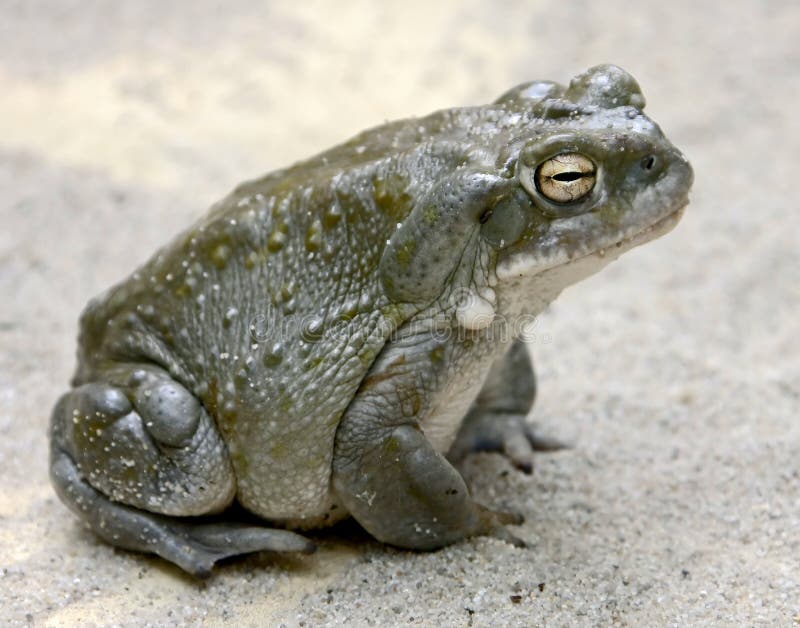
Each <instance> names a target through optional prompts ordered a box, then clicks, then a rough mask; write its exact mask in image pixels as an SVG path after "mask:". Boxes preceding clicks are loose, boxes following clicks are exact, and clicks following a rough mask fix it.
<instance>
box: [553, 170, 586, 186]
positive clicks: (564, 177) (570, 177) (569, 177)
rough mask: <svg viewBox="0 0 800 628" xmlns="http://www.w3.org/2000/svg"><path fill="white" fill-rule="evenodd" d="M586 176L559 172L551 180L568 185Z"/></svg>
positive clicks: (580, 173) (582, 173)
mask: <svg viewBox="0 0 800 628" xmlns="http://www.w3.org/2000/svg"><path fill="white" fill-rule="evenodd" d="M585 176H586V173H585V172H575V171H573V172H559V173H558V174H554V175H553V179H555V180H556V181H563V182H565V183H569V182H570V181H577V180H578V179H582V178H583V177H585Z"/></svg>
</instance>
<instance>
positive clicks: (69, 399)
mask: <svg viewBox="0 0 800 628" xmlns="http://www.w3.org/2000/svg"><path fill="white" fill-rule="evenodd" d="M50 429H51V454H50V476H51V479H52V482H53V485H54V486H55V489H56V492H57V493H58V495H59V497H60V498H61V499H62V500H63V501H64V503H65V504H67V506H69V507H70V508H71V509H72V510H73V511H74V512H75V513H76V514H78V516H80V517H81V518H82V519H84V520H85V521H86V522H87V523H88V524H89V526H90V527H91V528H92V530H93V531H94V532H95V533H96V534H98V535H99V536H100V537H101V538H103V539H104V540H106V541H108V542H109V543H112V544H114V545H117V546H119V547H123V548H126V549H132V550H137V551H142V552H150V553H154V554H158V555H159V556H161V557H162V558H165V559H166V560H168V561H171V562H173V563H175V564H176V565H178V566H179V567H180V568H181V569H184V570H185V571H188V572H189V573H192V574H194V575H196V576H205V575H207V574H208V573H209V572H210V570H211V568H212V566H213V565H214V563H215V562H216V561H218V560H220V559H222V558H226V557H229V556H235V555H237V554H244V553H248V552H254V551H260V550H271V551H279V552H310V551H313V549H314V546H313V544H312V543H311V542H310V541H308V540H307V539H305V538H303V537H302V536H300V535H298V534H295V533H293V532H289V531H286V530H275V529H270V528H262V527H255V526H251V525H244V524H242V523H238V522H231V521H215V522H213V523H212V522H209V521H208V520H202V519H197V518H195V517H196V516H199V515H208V514H214V513H218V512H221V511H222V510H224V509H225V508H226V507H227V506H228V505H230V503H231V502H232V501H233V498H234V495H235V491H236V482H235V477H234V474H233V470H232V467H231V464H230V461H229V459H228V453H227V449H226V447H225V444H224V443H223V441H222V439H221V437H220V435H219V433H218V431H217V429H216V426H215V425H214V422H213V421H212V420H211V417H210V416H209V415H208V413H207V412H206V411H205V409H204V408H203V406H202V405H201V404H200V402H199V401H198V400H197V399H196V398H195V397H194V396H193V395H192V394H191V393H190V392H189V391H188V390H186V388H184V387H183V386H182V385H180V384H179V383H177V382H176V381H174V380H173V379H172V378H170V377H169V375H168V374H167V373H165V372H164V371H161V370H158V369H143V368H137V369H130V370H126V369H121V370H120V369H118V370H116V371H115V372H113V373H112V374H110V375H109V377H108V381H107V382H98V383H88V384H84V385H82V386H80V387H78V388H75V389H74V390H72V391H70V392H68V393H67V394H65V395H64V396H63V397H61V399H60V400H59V401H58V403H57V404H56V407H55V409H54V410H53V415H52V420H51V426H50Z"/></svg>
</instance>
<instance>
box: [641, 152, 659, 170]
mask: <svg viewBox="0 0 800 628" xmlns="http://www.w3.org/2000/svg"><path fill="white" fill-rule="evenodd" d="M640 165H641V166H642V170H644V171H646V172H650V171H651V170H652V169H653V168H655V167H656V158H655V155H648V156H647V157H645V158H643V159H642V161H641V162H640Z"/></svg>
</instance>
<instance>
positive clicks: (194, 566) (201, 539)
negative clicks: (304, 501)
mask: <svg viewBox="0 0 800 628" xmlns="http://www.w3.org/2000/svg"><path fill="white" fill-rule="evenodd" d="M51 462H52V464H51V469H50V470H51V475H52V478H53V484H54V485H55V487H56V489H57V491H58V493H59V496H60V497H61V498H62V500H63V501H64V502H65V503H66V504H67V505H68V506H70V508H71V509H72V510H74V511H76V512H78V514H79V515H81V516H82V517H83V518H85V519H86V520H87V523H88V524H89V526H90V527H91V528H92V530H93V531H94V532H95V533H96V534H97V535H98V536H100V537H101V538H103V539H104V540H105V541H107V542H109V543H112V544H113V545H116V546H118V547H123V548H125V549H130V550H134V551H139V552H147V553H152V554H157V555H158V556H161V557H162V558H164V559H165V560H168V561H170V562H172V563H174V564H176V565H177V566H178V567H180V568H181V569H183V570H184V571H186V572H188V573H190V574H192V575H193V576H196V577H198V578H205V577H207V576H208V575H210V573H211V569H212V567H213V566H214V564H215V563H216V562H217V561H219V560H222V559H223V558H229V557H231V556H237V555H239V554H248V553H251V552H258V551H271V552H300V553H305V554H309V553H311V552H313V551H314V550H315V549H316V546H315V545H314V544H313V543H312V542H311V541H309V540H308V539H306V538H304V537H302V536H300V535H299V534H295V533H294V532H290V531H288V530H278V529H270V528H262V527H257V526H253V525H248V524H245V523H238V522H224V521H222V522H218V521H214V522H210V521H209V520H207V519H201V518H195V517H184V518H181V517H170V516H166V515H159V514H155V513H151V512H147V511H144V510H139V509H137V508H133V507H130V506H126V505H124V504H120V503H117V502H113V501H111V500H110V499H108V498H107V497H106V496H105V495H103V494H102V493H100V492H99V491H97V490H95V489H94V488H92V487H91V486H90V485H89V484H88V483H87V482H85V481H84V480H83V479H82V478H81V477H80V475H79V473H78V470H77V468H76V466H75V464H74V463H73V461H72V460H71V459H70V457H69V456H68V455H67V454H66V453H64V452H58V451H56V452H53V459H52V461H51Z"/></svg>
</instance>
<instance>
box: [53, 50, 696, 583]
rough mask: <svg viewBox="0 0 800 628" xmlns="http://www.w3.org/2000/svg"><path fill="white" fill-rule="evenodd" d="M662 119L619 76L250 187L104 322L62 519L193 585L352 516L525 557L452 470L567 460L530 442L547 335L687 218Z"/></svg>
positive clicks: (454, 116)
mask: <svg viewBox="0 0 800 628" xmlns="http://www.w3.org/2000/svg"><path fill="white" fill-rule="evenodd" d="M643 107H644V98H643V96H642V94H641V91H640V89H639V86H638V85H637V83H636V81H635V80H634V79H633V78H632V77H631V76H630V75H628V74H627V73H625V72H624V71H623V70H621V69H620V68H618V67H615V66H610V65H605V66H598V67H595V68H592V69H590V70H588V71H587V72H585V73H584V74H581V75H579V76H577V77H576V78H575V79H573V80H572V82H571V83H570V84H569V86H568V87H563V86H560V85H558V84H556V83H552V82H532V83H527V84H524V85H521V86H518V87H516V88H514V89H512V90H511V91H509V92H507V93H506V94H504V95H503V96H501V97H500V98H499V99H498V100H496V101H495V102H494V103H492V104H489V105H484V106H479V107H464V108H457V109H447V110H444V111H439V112H437V113H433V114H431V115H429V116H427V117H424V118H418V119H410V120H402V121H399V122H393V123H389V124H385V125H383V126H380V127H377V128H374V129H371V130H368V131H365V132H363V133H361V134H360V135H358V136H356V137H355V138H353V139H352V140H350V141H348V142H346V143H345V144H342V145H341V146H337V147H335V148H332V149H331V150H328V151H326V152H324V153H322V154H321V155H319V156H317V157H313V158H311V159H309V160H307V161H304V162H301V163H298V164H296V165H294V166H291V167H289V168H286V169H284V170H280V171H277V172H273V173H271V174H268V175H266V176H264V177H261V178H259V179H256V180H253V181H250V182H247V183H244V184H242V185H240V186H239V187H238V188H236V189H235V190H234V191H233V192H232V193H231V194H230V195H229V196H228V197H227V198H225V199H223V200H222V201H221V202H219V203H218V204H217V205H215V206H214V207H213V208H212V209H211V211H210V212H209V213H208V214H207V215H206V216H205V217H204V218H202V219H201V220H200V221H199V222H198V223H197V224H196V225H194V226H193V227H191V228H190V229H189V230H188V231H186V232H185V233H183V234H182V235H179V236H178V237H177V238H176V239H175V240H173V241H172V242H171V243H170V244H168V245H167V246H166V247H164V248H163V249H161V250H160V251H159V252H157V253H156V255H155V256H154V257H153V258H152V259H151V260H150V261H148V262H147V263H146V264H145V265H144V266H142V267H141V268H140V269H139V270H138V271H137V272H135V273H134V274H133V275H132V276H131V277H130V278H128V279H127V280H125V281H124V282H122V283H120V284H119V285H117V286H115V287H113V288H111V289H110V290H109V291H108V292H106V293H105V294H103V295H101V296H100V297H98V298H96V299H94V300H93V301H91V302H90V303H89V305H88V307H87V308H86V310H85V312H84V313H83V316H82V318H81V323H80V341H79V351H78V368H77V372H76V374H75V376H74V379H73V382H72V386H73V388H72V389H71V390H70V391H69V392H67V393H66V394H65V395H63V396H62V397H61V399H60V400H59V401H58V403H57V405H56V406H55V409H54V411H53V415H52V422H51V444H52V448H51V467H50V468H51V477H52V481H53V484H54V486H55V488H56V490H57V492H58V494H59V496H60V497H61V499H62V500H63V501H64V502H65V503H66V504H67V505H68V506H69V507H70V508H71V509H72V510H73V511H74V512H75V513H77V514H78V516H79V517H81V518H82V519H84V520H85V521H86V522H87V523H88V524H89V526H90V527H91V528H92V529H93V530H94V531H95V532H96V533H97V534H98V535H99V536H101V537H102V538H103V539H105V540H106V541H108V542H110V543H113V544H115V545H118V546H120V547H124V548H129V549H133V550H139V551H144V552H152V553H155V554H158V555H160V556H162V557H164V558H165V559H167V560H169V561H172V562H173V563H175V564H177V565H179V566H180V567H181V568H183V569H185V570H186V571H188V572H191V573H193V574H196V575H204V574H207V573H208V572H209V571H210V569H211V568H212V566H213V564H214V563H215V562H216V561H217V560H219V559H220V558H223V557H226V556H232V555H236V554H241V553H246V552H253V551H259V550H271V551H296V552H308V551H311V550H312V549H313V544H312V543H311V542H310V541H308V540H307V539H306V538H304V537H303V536H301V535H300V534H299V533H298V532H297V530H302V529H308V528H315V527H321V526H325V525H329V524H331V523H333V522H335V521H338V520H340V519H341V518H343V517H345V516H347V515H351V516H353V517H354V518H355V519H356V520H357V521H358V522H359V523H360V524H361V525H362V526H363V527H364V528H366V530H368V531H369V532H370V533H371V534H372V535H373V536H375V537H376V538H377V539H379V540H381V541H384V542H386V543H390V544H393V545H396V546H400V547H406V548H414V549H433V548H437V547H441V546H443V545H446V544H449V543H453V542H455V541H458V540H459V539H463V538H465V537H469V536H472V535H480V534H494V535H498V536H501V537H503V538H506V539H509V540H512V541H513V538H514V537H513V536H511V534H510V533H508V532H507V531H506V530H505V527H504V525H505V524H507V523H512V522H518V521H519V519H518V518H517V517H516V516H513V515H509V514H504V513H499V512H494V511H492V510H490V509H489V508H486V507H484V506H482V505H479V504H477V503H476V502H474V501H473V500H472V498H471V497H470V495H469V491H468V489H467V487H466V486H465V484H464V481H463V479H462V477H461V475H460V474H459V472H458V471H457V470H456V466H454V465H456V464H457V463H458V461H459V460H460V459H461V458H462V457H463V455H464V454H466V453H467V452H469V451H470V450H474V449H494V450H498V451H501V452H504V453H505V454H506V455H507V456H508V457H509V458H511V460H512V461H513V462H514V463H515V464H516V465H517V466H518V467H520V468H522V469H524V470H528V469H530V465H531V456H532V451H533V450H535V449H537V448H545V449H546V448H548V447H549V446H550V445H552V443H550V442H548V441H547V440H546V439H542V438H539V437H538V436H537V435H535V434H534V433H533V432H532V431H531V429H530V428H529V427H528V426H527V424H526V423H525V417H526V415H527V414H528V412H529V410H530V408H531V405H532V403H533V399H534V391H535V386H534V376H533V370H532V366H531V362H530V360H529V357H528V352H527V349H526V346H525V345H524V343H523V342H522V340H521V339H520V336H521V334H522V332H523V331H524V329H525V327H524V323H525V322H526V321H529V320H531V317H533V316H535V315H537V314H538V313H539V312H541V311H542V310H543V309H544V308H545V307H546V306H547V304H548V303H550V302H551V301H552V300H553V299H554V298H555V297H556V296H557V295H558V294H559V292H561V290H562V289H563V288H564V287H566V286H567V285H569V284H571V283H574V282H576V281H578V280H580V279H581V278H583V277H586V276H588V275H590V274H592V273H594V272H596V271H598V270H599V269H600V268H602V267H603V266H605V265H606V264H608V263H609V262H610V261H611V260H613V259H615V258H616V257H618V256H619V255H620V254H621V253H623V252H624V251H627V250H629V249H631V248H632V247H634V246H636V245H639V244H641V243H643V242H646V241H648V240H650V239H652V238H655V237H657V236H659V235H661V234H663V233H665V232H666V231H668V230H669V229H670V228H672V227H673V226H674V225H675V224H676V222H677V221H678V220H679V218H680V216H681V213H682V209H683V208H684V206H685V205H686V203H687V194H688V191H689V188H690V186H691V183H692V170H691V168H690V166H689V164H688V163H687V161H686V159H685V158H684V157H683V156H682V155H681V153H680V152H678V151H677V150H676V149H675V148H674V147H673V146H672V145H671V144H670V143H669V142H668V141H667V140H666V139H665V137H664V135H663V134H662V132H661V131H660V129H659V128H658V126H656V125H655V124H654V123H653V122H652V121H651V120H650V119H649V118H647V117H646V116H645V115H644V114H643V113H642V109H643ZM234 503H237V504H238V505H240V507H241V508H244V509H245V510H247V511H249V512H250V513H252V514H254V515H257V516H258V517H260V518H261V519H264V520H266V521H268V522H270V524H271V526H272V527H270V526H267V525H265V526H264V527H261V526H258V525H253V524H252V523H250V524H245V523H242V522H241V521H237V520H236V517H235V516H234V515H232V514H231V510H232V509H231V507H232V506H233V505H234ZM209 515H214V516H213V517H209Z"/></svg>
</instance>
